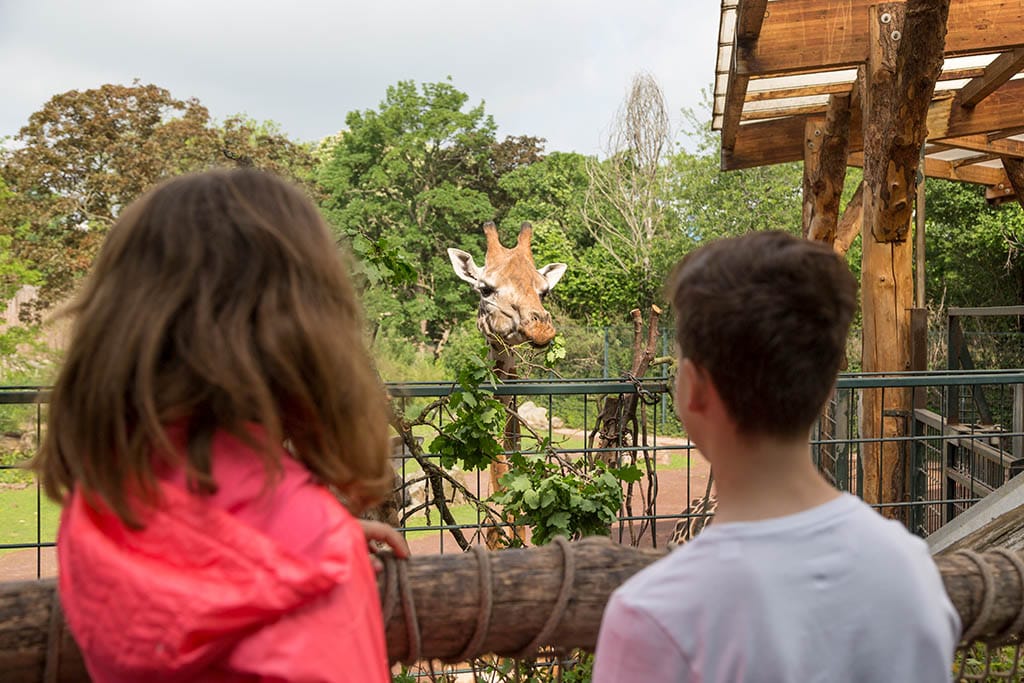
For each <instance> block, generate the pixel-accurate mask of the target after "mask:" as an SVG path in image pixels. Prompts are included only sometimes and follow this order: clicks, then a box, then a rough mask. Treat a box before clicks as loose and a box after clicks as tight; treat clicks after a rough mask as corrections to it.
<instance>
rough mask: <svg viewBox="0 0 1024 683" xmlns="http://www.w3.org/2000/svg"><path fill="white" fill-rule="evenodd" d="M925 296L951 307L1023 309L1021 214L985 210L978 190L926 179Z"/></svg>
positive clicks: (1010, 208)
mask: <svg viewBox="0 0 1024 683" xmlns="http://www.w3.org/2000/svg"><path fill="white" fill-rule="evenodd" d="M925 191H926V195H927V196H926V200H925V207H926V220H927V223H926V227H925V240H926V254H927V268H926V271H925V272H926V277H927V288H928V289H927V291H928V296H929V299H931V300H932V302H933V303H935V304H938V303H940V302H943V303H945V304H947V305H951V306H1007V305H1018V304H1024V254H1022V253H1021V249H1022V247H1024V211H1022V210H1021V207H1020V206H1019V205H1018V204H1008V205H1004V206H1002V207H998V208H997V207H992V206H989V205H988V204H987V203H986V201H985V191H984V188H983V187H982V186H980V185H969V184H967V183H956V182H949V181H945V180H940V179H936V178H929V179H928V182H927V184H926V186H925Z"/></svg>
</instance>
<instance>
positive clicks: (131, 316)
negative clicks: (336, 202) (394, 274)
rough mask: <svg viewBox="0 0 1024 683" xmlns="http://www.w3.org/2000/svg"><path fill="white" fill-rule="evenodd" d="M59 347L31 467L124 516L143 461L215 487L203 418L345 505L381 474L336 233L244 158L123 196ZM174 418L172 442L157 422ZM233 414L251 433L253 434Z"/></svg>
mask: <svg viewBox="0 0 1024 683" xmlns="http://www.w3.org/2000/svg"><path fill="white" fill-rule="evenodd" d="M69 313H70V314H72V315H73V316H74V328H73V333H72V341H71V344H70V348H69V349H68V350H67V354H66V356H65V361H64V364H63V366H62V368H61V371H60V374H59V376H58V379H57V381H56V384H55V386H54V388H53V393H52V397H51V400H50V409H49V421H48V427H47V431H46V437H45V439H44V441H43V444H42V448H41V449H40V452H39V455H38V456H37V458H36V460H35V462H34V468H35V469H36V471H37V472H38V473H39V475H40V477H41V479H42V482H43V486H44V487H45V489H46V493H47V494H48V495H49V496H50V497H52V498H54V499H56V500H63V499H64V498H65V496H66V495H67V494H68V493H69V492H70V491H72V490H73V489H78V490H80V491H81V492H82V493H83V494H85V495H86V496H89V497H90V498H91V499H98V500H100V501H102V502H103V503H105V504H106V505H107V506H109V508H111V509H112V510H113V511H114V512H115V513H116V514H117V515H118V516H119V517H120V518H121V519H122V520H124V521H125V522H126V523H127V524H129V525H131V526H139V525H140V524H141V520H140V518H139V515H138V512H139V510H138V505H136V503H137V502H142V503H147V504H152V503H153V502H155V501H156V500H157V498H158V494H157V491H158V489H157V485H156V484H157V475H156V471H157V468H159V467H161V466H163V465H165V464H166V465H171V466H180V467H184V468H185V472H186V473H187V475H188V480H189V482H190V486H191V487H192V488H193V490H196V491H198V492H200V493H210V492H213V491H215V490H216V482H215V481H214V480H213V477H212V476H211V462H210V445H211V441H212V438H213V434H214V432H216V431H217V430H221V429H223V430H227V431H229V432H231V433H233V434H235V435H236V436H238V437H240V438H242V439H245V440H246V441H247V442H249V443H251V444H253V445H254V446H256V447H257V451H258V452H259V453H261V457H262V458H263V459H264V461H265V463H266V465H267V468H268V474H270V475H272V474H273V473H275V472H277V471H278V468H279V461H278V458H279V457H280V455H279V454H280V452H281V449H280V444H282V443H283V442H284V441H285V440H287V442H289V444H290V450H292V452H293V453H294V455H295V457H296V458H297V459H298V460H300V461H301V462H302V463H304V464H305V466H306V467H307V468H308V469H309V470H310V471H311V472H312V473H313V474H314V475H315V476H316V477H317V478H318V479H319V480H320V481H322V482H323V483H325V484H329V485H333V486H335V487H337V488H338V489H339V490H340V491H341V492H342V493H343V494H345V495H346V497H347V498H348V499H349V500H350V501H352V502H353V503H354V506H355V507H357V508H358V507H361V506H363V505H367V504H370V503H371V502H373V501H375V500H377V499H379V498H380V497H381V496H383V495H384V493H385V492H386V491H387V490H388V489H389V488H390V486H391V484H392V481H393V475H392V473H391V468H390V464H389V462H388V435H387V416H388V412H387V411H388V406H387V400H386V396H385V393H384V391H383V388H382V386H381V384H380V382H379V380H378V378H377V376H376V374H375V372H374V370H373V366H372V364H371V362H370V358H369V356H368V354H367V351H366V348H365V346H364V343H363V337H362V317H361V311H360V307H359V304H358V302H357V299H356V295H355V292H354V291H353V288H352V285H351V283H350V282H349V279H348V277H347V275H346V273H345V268H344V266H343V263H342V260H341V257H340V255H339V253H338V250H337V247H336V246H335V244H334V243H333V241H332V239H331V237H330V235H329V233H328V230H327V227H326V225H325V224H324V222H323V219H322V218H321V217H320V214H319V213H318V212H317V210H316V208H315V207H314V206H313V204H312V203H311V202H310V201H309V200H308V199H307V198H306V197H305V196H304V195H303V194H302V193H301V192H300V191H299V190H297V189H296V188H294V187H292V186H290V185H288V184H287V183H285V182H284V181H282V180H280V179H278V178H276V177H274V176H272V175H269V174H266V173H263V172H260V171H255V170H251V169H240V170H232V171H212V172H208V173H202V174H197V175H189V176H182V177H180V178H177V179H174V180H171V181H169V182H167V183H164V184H163V185H161V186H159V187H157V188H156V189H154V190H152V191H151V192H149V193H147V194H146V195H145V196H143V197H142V198H141V199H139V200H138V201H136V202H135V203H134V204H132V205H131V206H129V207H128V208H126V209H125V210H124V212H123V213H122V215H121V217H120V219H119V220H118V221H117V224H116V225H114V227H113V228H112V229H111V231H110V234H109V235H108V236H107V238H106V241H105V243H104V245H103V248H102V250H101V252H100V254H99V256H98V258H97V260H96V263H95V265H94V267H93V270H92V273H91V274H90V276H89V278H88V280H87V281H86V283H85V285H84V288H83V289H82V291H81V292H80V294H79V295H78V297H77V299H76V300H75V302H74V303H73V304H72V305H71V307H70V308H69ZM179 422H180V423H183V424H186V425H187V430H186V431H187V444H188V446H187V449H186V450H185V451H184V452H181V451H180V450H177V451H176V450H175V448H174V446H173V445H172V442H171V437H170V436H169V435H168V432H167V429H166V428H167V426H168V425H169V424H171V423H179ZM251 423H257V424H259V425H261V426H262V427H263V428H264V430H265V432H266V440H265V442H263V443H255V441H254V438H253V436H252V434H253V432H252V431H251V430H250V428H249V426H248V425H250V424H251Z"/></svg>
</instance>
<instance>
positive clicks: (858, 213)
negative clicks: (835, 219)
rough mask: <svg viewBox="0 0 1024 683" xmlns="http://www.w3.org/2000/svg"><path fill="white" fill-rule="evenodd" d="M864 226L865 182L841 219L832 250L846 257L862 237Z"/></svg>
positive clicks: (858, 187) (851, 198)
mask: <svg viewBox="0 0 1024 683" xmlns="http://www.w3.org/2000/svg"><path fill="white" fill-rule="evenodd" d="M863 224H864V181H863V180H862V181H861V182H860V185H858V186H857V191H856V192H854V193H853V196H852V197H850V201H849V202H848V203H847V204H846V209H845V210H844V211H843V217H842V218H840V219H839V225H838V226H836V239H835V241H834V242H833V243H832V248H833V249H835V250H836V253H837V254H839V255H840V256H846V252H847V251H849V250H850V245H851V244H853V241H854V240H855V239H857V237H859V236H860V232H861V227H862V226H863Z"/></svg>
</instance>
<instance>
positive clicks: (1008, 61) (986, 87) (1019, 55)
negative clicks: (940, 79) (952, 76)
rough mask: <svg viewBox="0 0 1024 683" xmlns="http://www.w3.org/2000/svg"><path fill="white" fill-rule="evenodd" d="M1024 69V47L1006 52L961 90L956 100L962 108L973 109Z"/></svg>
mask: <svg viewBox="0 0 1024 683" xmlns="http://www.w3.org/2000/svg"><path fill="white" fill-rule="evenodd" d="M1022 68H1024V47H1018V48H1017V49H1015V50H1010V51H1009V52H1004V53H1003V54H1001V55H999V56H998V57H996V58H995V59H993V60H992V62H991V63H990V64H989V65H988V66H987V67H985V73H984V74H982V75H981V76H978V77H977V78H974V79H972V80H971V81H970V82H969V83H967V85H965V86H964V87H963V88H961V89H960V92H958V93H957V95H956V99H957V101H958V102H959V103H960V105H961V106H964V107H973V106H975V105H976V104H978V103H979V102H981V101H982V100H983V99H985V98H986V97H988V96H989V95H991V94H992V93H993V92H995V90H996V89H997V88H998V87H999V86H1001V85H1002V84H1003V83H1006V81H1008V80H1010V79H1011V78H1013V77H1014V76H1015V75H1016V74H1017V72H1018V71H1020V70H1021V69H1022Z"/></svg>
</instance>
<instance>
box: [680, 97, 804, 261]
mask: <svg viewBox="0 0 1024 683" xmlns="http://www.w3.org/2000/svg"><path fill="white" fill-rule="evenodd" d="M684 117H685V118H686V121H687V131H688V133H689V136H690V139H691V141H693V142H694V143H695V145H696V151H695V152H687V151H686V150H680V151H678V152H677V153H676V154H675V155H674V156H673V157H672V158H671V160H670V162H669V163H670V167H671V169H670V175H669V187H668V191H667V194H668V201H669V202H670V203H671V205H672V207H673V208H674V210H675V211H676V213H677V215H678V219H679V225H680V226H681V234H680V235H679V237H680V240H681V243H680V244H679V245H678V246H681V247H682V248H684V249H685V248H687V246H688V245H686V241H687V240H689V241H690V242H691V245H689V247H688V248H692V245H693V244H697V243H700V242H703V241H705V240H709V239H714V238H717V237H732V236H736V235H742V234H744V233H747V232H752V231H756V230H787V231H789V232H794V233H796V234H799V233H800V226H801V224H802V218H801V210H802V201H803V170H802V168H801V165H800V164H795V163H794V164H776V165H773V166H759V167H756V168H749V169H743V170H739V171H722V170H720V162H719V153H718V145H719V142H718V133H716V132H714V131H712V130H711V124H710V119H711V115H710V110H709V105H708V103H707V102H705V105H704V109H703V110H701V111H699V112H698V111H694V110H685V111H684Z"/></svg>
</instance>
